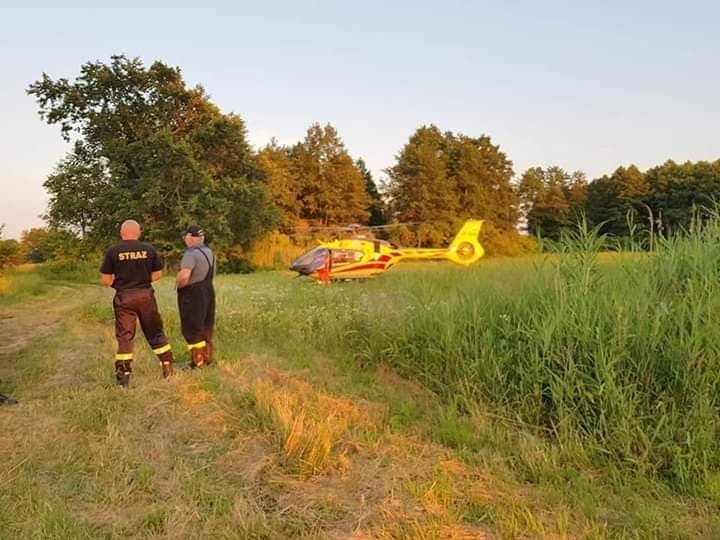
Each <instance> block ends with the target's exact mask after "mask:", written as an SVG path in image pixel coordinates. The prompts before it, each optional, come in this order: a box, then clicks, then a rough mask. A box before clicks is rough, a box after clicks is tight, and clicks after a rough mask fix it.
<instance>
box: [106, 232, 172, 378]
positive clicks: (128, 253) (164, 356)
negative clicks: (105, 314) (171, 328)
mask: <svg viewBox="0 0 720 540" xmlns="http://www.w3.org/2000/svg"><path fill="white" fill-rule="evenodd" d="M120 238H122V242H120V243H119V244H117V245H115V246H113V247H111V248H110V249H108V250H107V253H105V260H104V261H103V263H102V266H101V267H100V272H101V273H102V281H103V284H104V285H105V286H106V287H110V286H112V287H113V288H114V289H115V291H116V293H115V298H114V299H113V308H114V311H115V337H116V338H117V343H118V345H117V354H116V355H115V378H116V379H117V383H118V384H119V385H121V386H128V384H129V383H130V373H131V372H132V359H133V339H134V338H135V328H136V326H137V320H138V319H140V327H141V328H142V331H143V334H145V339H147V340H148V343H149V344H150V347H152V350H153V352H154V353H155V354H156V355H157V357H158V358H159V359H160V363H161V364H162V373H163V377H169V376H170V375H172V372H173V367H172V364H173V354H172V351H171V350H170V344H169V343H168V340H167V338H166V337H165V333H164V332H163V323H162V318H161V317H160V313H159V311H158V307H157V302H156V301H155V291H154V290H153V288H152V285H151V283H152V282H153V281H156V280H158V279H160V278H161V277H162V268H163V264H162V260H161V259H160V256H159V255H158V253H157V251H156V250H155V248H154V247H153V246H151V245H150V244H146V243H144V242H140V241H139V240H138V239H139V238H140V225H139V224H138V222H137V221H134V220H131V219H129V220H127V221H124V222H123V224H122V226H121V227H120Z"/></svg>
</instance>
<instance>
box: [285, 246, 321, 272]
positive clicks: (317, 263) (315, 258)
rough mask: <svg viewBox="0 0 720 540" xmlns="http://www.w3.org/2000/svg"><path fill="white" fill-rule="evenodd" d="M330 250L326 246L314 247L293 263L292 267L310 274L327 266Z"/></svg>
mask: <svg viewBox="0 0 720 540" xmlns="http://www.w3.org/2000/svg"><path fill="white" fill-rule="evenodd" d="M328 251H329V250H328V249H327V248H324V247H317V248H315V249H312V250H310V251H308V252H307V253H305V254H304V255H303V256H301V257H300V258H299V259H297V260H296V261H295V262H294V263H292V265H291V266H290V269H291V270H294V271H296V272H299V273H301V274H304V275H310V274H312V273H313V272H315V271H317V270H319V269H321V268H322V267H324V266H325V264H326V263H327V260H328Z"/></svg>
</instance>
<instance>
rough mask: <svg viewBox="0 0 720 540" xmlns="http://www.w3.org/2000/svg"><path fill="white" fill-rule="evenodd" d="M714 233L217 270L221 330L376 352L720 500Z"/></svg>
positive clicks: (409, 372)
mask: <svg viewBox="0 0 720 540" xmlns="http://www.w3.org/2000/svg"><path fill="white" fill-rule="evenodd" d="M718 232H720V231H718V228H717V226H716V225H710V226H707V227H704V228H701V229H697V230H695V231H693V232H692V233H690V234H688V235H686V236H683V237H674V238H671V239H668V240H665V241H663V242H662V243H661V244H660V245H659V247H658V250H657V251H656V252H655V253H653V254H607V253H603V250H604V249H605V247H606V246H605V242H604V240H603V239H601V238H598V237H597V236H596V235H595V234H594V233H593V232H592V231H588V230H587V229H581V230H580V231H579V232H578V233H577V234H575V235H574V236H572V237H571V238H567V239H566V240H565V242H564V243H563V244H562V249H561V251H562V253H561V254H559V255H553V256H548V257H545V258H542V257H534V258H528V259H513V260H488V261H486V262H483V263H481V264H480V265H478V266H476V267H474V268H470V269H462V268H457V267H453V266H449V265H446V264H424V265H412V264H411V265H407V266H405V267H404V268H400V269H398V270H396V271H393V272H389V273H388V274H386V275H383V276H382V277H380V278H379V279H377V280H374V281H372V282H369V283H340V284H336V285H333V286H330V287H320V286H315V285H313V284H311V283H304V282H302V281H300V280H291V279H288V278H282V279H274V280H272V282H271V283H268V280H267V278H261V277H259V276H252V277H250V278H248V280H246V281H244V282H242V283H240V282H238V281H237V280H234V279H233V278H229V277H228V278H220V279H219V282H218V289H219V294H218V298H219V303H220V307H219V311H220V312H222V313H224V315H223V317H222V318H221V319H220V320H219V322H218V325H219V333H220V335H223V334H224V335H226V336H227V335H232V336H233V339H234V340H235V341H236V342H244V343H251V342H252V343H254V344H258V343H273V344H274V347H275V348H276V349H278V350H279V352H282V353H283V354H289V355H292V354H294V352H296V351H301V350H302V351H305V352H304V353H303V354H307V353H308V352H309V353H310V354H312V351H317V353H318V354H325V355H332V356H334V357H336V358H338V359H345V360H347V359H353V360H354V361H357V362H358V363H360V364H361V365H363V364H368V363H376V362H384V363H387V364H389V365H391V366H393V367H394V368H395V369H397V370H398V371H400V372H401V373H402V374H403V375H405V376H407V377H410V378H413V379H415V380H418V381H420V382H422V383H423V384H424V385H426V386H428V387H430V388H432V389H433V390H434V391H436V392H437V393H439V394H440V395H442V396H444V397H446V398H447V399H448V402H452V403H457V404H458V406H459V407H460V411H459V412H460V413H463V412H464V411H466V410H468V409H470V408H472V407H474V406H475V405H477V404H482V406H483V407H486V408H487V407H489V408H490V409H491V410H493V411H494V412H495V413H497V414H500V415H503V416H504V417H508V418H512V419H513V421H521V422H524V423H526V424H531V425H534V426H539V427H540V428H541V430H542V431H543V432H544V433H546V434H547V437H549V438H550V439H551V440H554V441H556V442H557V443H559V444H561V445H568V447H577V448H581V449H582V450H583V452H585V453H586V454H587V456H589V457H590V458H592V459H593V460H594V461H595V462H596V463H597V464H602V465H605V466H608V467H610V468H612V469H615V470H617V471H619V472H620V473H622V472H623V471H637V472H638V473H642V474H648V475H650V476H654V477H659V478H662V479H664V480H665V481H667V482H668V483H669V484H671V485H673V486H675V487H676V488H680V489H681V490H683V491H686V492H693V493H702V494H707V495H710V496H712V497H717V498H720V476H719V475H718V471H719V470H720V437H718V435H720V433H719V429H718V428H719V427H720V417H719V416H718V404H719V402H720V397H719V393H718V392H719V391H720V384H719V383H718V380H719V378H720V327H719V326H718V323H717V315H718V313H719V311H720V266H719V265H718V261H720V235H719V234H718ZM260 279H263V280H264V281H263V286H257V287H256V286H254V285H253V283H256V281H254V280H260ZM298 354H299V353H298Z"/></svg>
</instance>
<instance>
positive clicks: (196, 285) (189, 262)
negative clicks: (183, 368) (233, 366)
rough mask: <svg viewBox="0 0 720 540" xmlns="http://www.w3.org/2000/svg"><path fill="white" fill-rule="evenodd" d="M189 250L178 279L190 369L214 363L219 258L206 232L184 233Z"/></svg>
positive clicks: (184, 255)
mask: <svg viewBox="0 0 720 540" xmlns="http://www.w3.org/2000/svg"><path fill="white" fill-rule="evenodd" d="M183 241H184V242H185V246H186V247H187V248H188V249H187V250H186V251H185V253H184V254H183V258H182V261H180V272H178V275H177V292H178V308H179V310H180V323H181V327H182V333H183V337H184V338H185V341H187V344H188V349H189V350H190V367H191V368H197V367H200V366H202V365H208V364H210V363H211V362H212V352H213V345H212V339H213V329H214V326H215V288H214V287H213V277H214V275H215V255H214V254H213V252H212V250H211V249H210V248H209V247H207V246H206V245H205V231H203V230H202V229H201V228H200V227H196V226H192V227H188V228H187V229H185V231H184V232H183Z"/></svg>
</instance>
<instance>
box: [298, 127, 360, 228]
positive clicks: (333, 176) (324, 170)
mask: <svg viewBox="0 0 720 540" xmlns="http://www.w3.org/2000/svg"><path fill="white" fill-rule="evenodd" d="M291 162H292V172H293V174H294V176H295V179H296V182H297V186H298V201H299V204H300V217H301V218H302V219H306V220H309V221H312V222H315V223H318V224H321V225H329V224H341V223H350V222H357V223H365V222H367V219H368V217H369V215H370V213H369V212H368V207H369V206H370V202H371V201H370V197H369V196H368V194H367V191H366V189H365V179H364V178H363V175H362V172H361V171H360V169H359V168H358V166H357V165H356V164H355V162H354V161H353V159H352V158H351V157H350V154H349V153H348V151H347V149H346V148H345V145H344V143H343V142H342V140H341V139H340V136H339V135H338V133H337V131H336V130H335V128H334V127H333V126H332V125H330V124H326V125H325V126H320V124H313V125H312V126H310V128H309V129H308V130H307V133H306V135H305V138H304V139H303V140H302V141H301V142H299V143H298V144H296V145H295V146H294V147H293V148H292V150H291Z"/></svg>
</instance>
